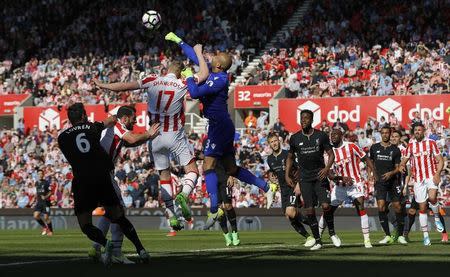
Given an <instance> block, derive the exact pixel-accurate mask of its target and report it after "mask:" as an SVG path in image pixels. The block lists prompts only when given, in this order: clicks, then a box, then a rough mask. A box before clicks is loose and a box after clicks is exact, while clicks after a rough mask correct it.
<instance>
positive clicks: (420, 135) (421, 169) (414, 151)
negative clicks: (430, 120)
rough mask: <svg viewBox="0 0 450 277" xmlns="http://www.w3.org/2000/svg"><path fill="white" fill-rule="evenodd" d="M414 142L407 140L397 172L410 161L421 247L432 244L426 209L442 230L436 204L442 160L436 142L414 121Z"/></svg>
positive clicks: (442, 165)
mask: <svg viewBox="0 0 450 277" xmlns="http://www.w3.org/2000/svg"><path fill="white" fill-rule="evenodd" d="M412 130H413V132H414V139H411V140H410V141H409V144H408V147H407V149H406V154H405V156H404V158H403V160H402V162H401V164H400V170H401V171H402V172H405V171H406V164H407V163H408V161H409V162H410V165H411V168H414V169H413V170H412V176H413V178H414V180H415V184H414V198H415V200H416V202H417V203H418V204H419V221H420V227H421V229H422V232H423V244H424V245H425V246H428V245H431V240H430V237H429V234H428V215H427V209H428V207H429V208H430V209H431V211H433V213H434V218H435V224H436V227H437V229H438V230H440V231H441V232H442V231H443V230H444V226H443V225H442V223H441V221H440V218H439V203H438V201H437V192H438V185H439V184H440V182H441V172H442V169H443V167H444V159H443V158H442V155H441V153H440V151H439V148H438V147H437V144H436V141H434V140H431V139H429V138H426V137H425V127H424V126H423V124H422V123H420V122H417V123H415V124H414V125H413V126H412Z"/></svg>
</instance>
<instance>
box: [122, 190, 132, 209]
mask: <svg viewBox="0 0 450 277" xmlns="http://www.w3.org/2000/svg"><path fill="white" fill-rule="evenodd" d="M122 200H123V204H124V205H125V208H131V207H132V206H133V197H131V195H130V191H129V190H125V191H124V192H123V193H122Z"/></svg>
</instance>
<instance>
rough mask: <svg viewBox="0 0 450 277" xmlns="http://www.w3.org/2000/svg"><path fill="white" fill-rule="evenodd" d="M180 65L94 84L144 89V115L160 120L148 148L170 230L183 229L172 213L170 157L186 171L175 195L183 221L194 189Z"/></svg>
mask: <svg viewBox="0 0 450 277" xmlns="http://www.w3.org/2000/svg"><path fill="white" fill-rule="evenodd" d="M181 69H182V64H181V63H180V62H172V64H170V65H169V68H168V73H167V75H166V76H162V77H156V76H148V77H145V78H143V79H141V80H139V81H136V82H128V83H113V84H102V83H101V82H99V81H97V80H95V81H94V82H95V84H96V85H97V86H98V87H100V88H103V89H108V90H112V91H124V90H137V89H146V90H147V95H148V97H147V99H148V100H147V102H148V103H147V105H148V107H147V108H148V116H149V118H150V122H151V123H156V122H159V123H161V135H159V136H158V137H157V138H155V139H154V140H152V142H151V148H152V154H153V159H154V162H155V169H156V170H158V171H159V175H160V185H161V198H162V200H163V201H164V203H165V206H166V213H167V215H168V217H169V222H170V226H171V227H172V228H173V229H174V230H180V229H181V228H183V226H182V225H181V222H180V221H179V220H178V218H177V216H176V212H175V203H174V197H175V192H174V191H173V184H172V178H171V175H170V157H172V158H173V159H174V160H176V161H177V162H178V163H179V164H180V165H181V166H183V167H184V171H185V172H186V174H185V175H184V177H183V180H182V185H183V188H182V191H181V192H180V193H179V194H178V195H177V196H176V200H177V202H178V204H179V205H180V206H181V210H182V213H183V217H184V218H185V220H186V221H188V222H189V221H191V220H192V215H191V210H190V208H189V206H188V196H189V194H190V193H191V192H192V190H193V189H194V186H195V184H196V183H197V178H198V168H197V164H196V163H195V158H194V152H193V150H192V149H191V147H190V145H189V142H188V139H187V137H186V134H185V130H184V123H185V115H184V99H185V95H186V93H187V87H186V85H185V84H184V83H183V81H182V80H181V79H180V77H181Z"/></svg>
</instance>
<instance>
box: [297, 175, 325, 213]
mask: <svg viewBox="0 0 450 277" xmlns="http://www.w3.org/2000/svg"><path fill="white" fill-rule="evenodd" d="M300 189H301V192H302V197H303V204H304V207H305V208H312V207H315V206H316V204H319V205H320V204H323V203H328V204H330V203H331V199H330V182H329V181H328V179H324V180H322V181H320V180H312V181H300Z"/></svg>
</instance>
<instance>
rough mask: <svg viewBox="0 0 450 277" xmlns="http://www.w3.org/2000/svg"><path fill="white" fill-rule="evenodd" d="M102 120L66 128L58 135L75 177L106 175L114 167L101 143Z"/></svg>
mask: <svg viewBox="0 0 450 277" xmlns="http://www.w3.org/2000/svg"><path fill="white" fill-rule="evenodd" d="M104 128H105V126H104V124H103V123H102V122H95V123H91V122H86V123H81V124H77V125H75V126H73V127H71V128H68V129H66V130H64V131H63V132H62V133H61V134H60V135H59V136H58V144H59V148H60V149H61V151H62V153H63V154H64V156H65V157H66V159H67V161H68V162H69V163H70V165H71V166H72V171H73V175H74V177H75V178H82V179H85V178H95V176H104V175H105V174H109V172H110V171H111V170H113V169H114V165H113V163H112V161H111V158H110V157H109V155H108V154H107V153H106V152H105V150H104V149H103V147H102V146H101V145H100V137H101V132H102V130H103V129H104Z"/></svg>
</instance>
